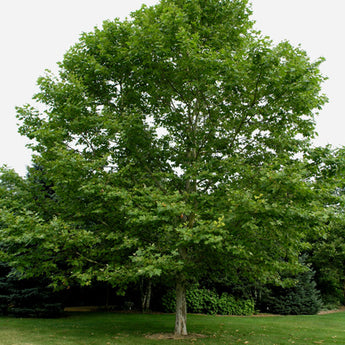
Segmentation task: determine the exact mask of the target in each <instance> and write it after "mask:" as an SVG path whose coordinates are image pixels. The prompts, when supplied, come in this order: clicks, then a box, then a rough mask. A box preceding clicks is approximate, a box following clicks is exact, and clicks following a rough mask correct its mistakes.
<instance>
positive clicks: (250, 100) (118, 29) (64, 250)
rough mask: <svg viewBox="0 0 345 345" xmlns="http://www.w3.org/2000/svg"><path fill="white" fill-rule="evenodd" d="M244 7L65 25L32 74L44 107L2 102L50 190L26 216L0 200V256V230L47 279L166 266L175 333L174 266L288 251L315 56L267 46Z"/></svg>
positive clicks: (302, 214) (237, 263)
mask: <svg viewBox="0 0 345 345" xmlns="http://www.w3.org/2000/svg"><path fill="white" fill-rule="evenodd" d="M250 14H251V12H250V9H249V7H248V3H247V1H245V0H233V1H230V0H224V1H218V0H207V1H206V0H193V1H188V0H162V1H161V2H160V3H159V4H157V5H156V6H153V7H145V6H144V7H142V8H141V9H140V10H138V11H137V12H134V13H133V14H132V19H131V20H125V21H123V22H121V21H119V20H115V21H113V22H105V23H104V24H103V28H102V29H95V31H94V32H91V33H88V34H83V35H82V36H81V38H80V41H79V42H78V43H77V44H76V45H75V46H74V47H72V48H71V49H70V50H69V51H68V52H67V53H66V55H65V57H64V60H63V62H61V63H60V64H59V67H60V72H59V75H58V76H54V75H52V74H51V73H50V72H47V74H46V75H45V76H44V77H41V78H40V79H39V80H38V84H39V87H40V92H39V93H38V94H37V95H35V97H34V99H35V100H36V101H37V102H39V103H40V104H41V106H45V110H44V111H38V110H36V109H35V108H33V107H32V106H29V105H27V106H24V107H22V108H19V109H18V117H19V119H20V120H21V121H22V125H21V127H20V132H21V133H22V134H23V135H26V136H27V137H29V138H30V139H32V140H33V143H32V144H31V147H32V149H33V150H34V151H35V155H34V157H33V161H34V163H35V164H37V166H39V167H40V168H41V169H42V171H43V172H44V176H45V181H46V182H49V183H48V185H51V186H52V188H53V190H54V198H55V199H54V200H56V206H54V208H55V214H54V215H52V217H51V218H50V219H49V220H46V221H45V222H43V221H42V219H40V218H41V217H38V216H37V218H35V224H34V225H33V223H32V222H31V223H30V224H29V225H28V224H26V223H25V224H24V225H26V226H20V224H19V223H18V221H19V220H18V219H12V218H11V214H7V217H8V218H7V220H6V219H5V220H3V223H4V226H3V230H2V234H4V235H6V238H7V242H6V243H7V244H6V245H5V249H6V250H5V252H6V253H7V260H10V258H11V251H13V248H14V247H13V246H12V247H11V246H10V245H9V243H10V242H11V241H12V242H13V241H16V243H17V247H16V249H15V250H16V251H17V252H18V250H19V249H18V247H20V246H19V244H20V245H21V248H24V249H22V250H21V255H18V253H17V255H16V258H17V259H16V260H17V261H16V262H17V264H18V261H20V260H19V259H18V257H19V258H23V260H22V261H20V265H23V267H24V266H30V267H31V268H32V267H34V263H35V262H37V261H39V260H40V261H41V262H42V259H38V258H39V255H38V253H40V254H42V255H43V257H44V259H43V262H44V265H42V269H41V272H35V273H36V274H42V272H43V271H44V272H45V273H47V274H49V275H50V276H51V278H52V279H53V281H54V284H55V285H56V286H60V285H63V284H68V279H76V280H78V281H81V282H82V283H84V284H89V283H90V282H91V281H92V279H98V280H104V281H108V282H109V283H111V284H113V285H121V284H124V285H125V284H126V282H128V281H130V280H137V279H142V278H154V277H163V276H164V277H169V278H170V280H171V281H173V282H174V283H175V285H176V296H177V297H176V301H177V303H176V324H175V333H176V334H183V335H185V334H187V327H186V302H185V295H186V286H187V285H188V284H189V282H193V281H196V280H198V279H199V278H200V277H201V276H203V275H206V274H207V273H208V272H209V271H210V270H211V269H212V270H214V272H221V274H228V275H229V274H236V272H237V271H238V270H239V269H241V270H242V271H243V272H244V274H246V276H248V277H249V278H250V279H252V280H255V279H259V278H261V279H263V280H264V281H272V280H275V281H278V280H279V272H280V271H284V270H286V269H296V267H298V252H299V250H300V243H301V241H302V239H303V236H304V233H305V230H307V229H312V228H313V227H314V226H315V224H316V223H317V221H318V219H317V216H316V212H314V211H315V209H316V208H317V206H318V205H317V203H316V202H313V200H314V194H313V192H312V190H311V189H310V188H309V184H308V183H307V182H306V181H304V180H303V178H304V175H303V165H302V163H301V162H300V161H299V160H298V159H297V158H296V155H297V154H301V153H303V152H305V151H306V149H307V148H308V146H309V143H310V138H312V137H313V135H314V113H315V109H320V107H321V106H322V104H323V103H324V102H325V97H324V96H322V95H321V94H320V83H321V82H322V80H323V77H322V76H321V74H320V72H319V64H320V63H321V61H322V60H321V59H320V60H318V61H316V62H311V61H310V59H309V58H308V56H307V55H306V53H305V52H304V51H303V50H301V49H300V48H294V47H292V46H291V45H290V44H289V43H288V42H282V43H280V44H278V45H276V46H274V45H273V44H272V42H271V41H270V40H269V39H267V38H265V37H263V36H262V35H261V34H260V33H258V32H255V31H254V30H253V29H252V22H251V21H250V19H249V17H250ZM32 173H33V174H34V173H35V172H32ZM5 218H6V217H5ZM25 219H27V218H25ZM21 221H22V222H23V219H21ZM28 233H30V234H31V236H32V238H31V242H30V243H31V244H30V245H31V246H32V248H35V250H31V251H28V250H25V241H23V238H24V237H25V236H28V235H27V234H28ZM3 237H4V236H3ZM43 247H45V248H50V249H51V250H52V251H53V253H54V254H50V255H48V254H47V252H46V251H44V250H42V248H43ZM32 248H31V249H32ZM240 267H241V268H240ZM26 268H28V267H26ZM37 270H39V269H37ZM214 274H216V273H214Z"/></svg>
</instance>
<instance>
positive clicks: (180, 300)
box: [175, 282, 187, 335]
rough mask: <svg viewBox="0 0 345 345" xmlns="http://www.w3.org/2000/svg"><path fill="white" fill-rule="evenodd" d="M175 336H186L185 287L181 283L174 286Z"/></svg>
mask: <svg viewBox="0 0 345 345" xmlns="http://www.w3.org/2000/svg"><path fill="white" fill-rule="evenodd" d="M175 335H187V303H186V286H185V284H184V283H181V282H177V284H176V320H175Z"/></svg>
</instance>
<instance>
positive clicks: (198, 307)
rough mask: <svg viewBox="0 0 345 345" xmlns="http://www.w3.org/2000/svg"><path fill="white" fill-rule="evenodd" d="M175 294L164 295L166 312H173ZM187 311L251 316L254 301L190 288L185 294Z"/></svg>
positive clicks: (173, 292)
mask: <svg viewBox="0 0 345 345" xmlns="http://www.w3.org/2000/svg"><path fill="white" fill-rule="evenodd" d="M175 299H176V294H175V291H174V290H170V291H169V292H168V293H166V294H165V295H164V296H163V298H162V300H163V303H162V304H163V307H164V310H165V311H166V312H173V311H174V310H175ZM186 300H187V310H188V312H190V313H204V314H220V315H252V314H253V313H254V311H255V309H254V301H253V300H250V299H246V300H245V299H236V298H234V297H233V296H231V295H229V294H227V293H222V294H221V295H219V294H218V293H217V292H215V291H213V290H209V289H205V288H196V287H194V288H190V289H188V290H187V293H186Z"/></svg>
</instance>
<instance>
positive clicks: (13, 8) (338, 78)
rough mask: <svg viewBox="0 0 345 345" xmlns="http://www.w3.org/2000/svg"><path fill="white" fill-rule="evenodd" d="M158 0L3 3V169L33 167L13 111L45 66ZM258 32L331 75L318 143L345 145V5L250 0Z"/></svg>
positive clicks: (320, 0)
mask: <svg viewBox="0 0 345 345" xmlns="http://www.w3.org/2000/svg"><path fill="white" fill-rule="evenodd" d="M157 2H158V0H125V1H123V0H122V1H119V0H97V1H95V0H59V1H57V0H30V1H28V0H11V1H1V4H0V35H1V36H0V37H1V52H0V73H1V79H0V88H1V89H0V166H1V165H2V164H6V165H7V166H9V167H11V168H14V169H15V170H16V171H17V172H18V173H20V174H22V175H24V174H25V171H26V166H27V165H29V164H30V156H31V154H30V152H29V151H28V150H27V149H26V148H25V143H26V140H25V138H22V137H21V136H20V135H19V134H18V133H17V126H16V123H17V120H16V118H15V109H14V108H15V106H17V105H19V106H20V105H23V104H24V103H28V102H30V100H31V97H32V96H33V94H34V93H35V92H36V91H37V89H36V80H37V78H38V77H39V76H40V75H42V74H43V72H44V70H45V69H46V68H48V69H51V70H53V71H56V70H57V69H56V63H57V62H58V61H61V60H62V57H63V54H64V53H65V52H66V50H67V49H68V48H69V47H70V46H71V45H73V44H74V43H75V42H77V40H78V37H79V35H80V34H81V33H82V32H85V31H86V32H88V31H92V30H93V28H94V27H95V26H100V25H101V24H102V22H103V20H106V19H113V18H115V17H120V18H121V19H123V18H125V17H126V16H128V15H129V13H130V12H131V11H134V10H136V9H138V8H140V6H141V5H142V4H143V3H145V4H147V5H152V4H155V3H157ZM252 3H253V10H254V15H253V18H254V19H255V20H256V27H257V28H258V29H260V30H261V31H262V32H263V33H264V34H265V35H268V36H270V37H271V38H272V39H273V40H274V41H275V42H279V41H282V40H284V39H287V40H289V41H290V42H291V43H292V44H294V45H298V44H301V46H302V48H304V49H305V50H306V51H307V52H308V54H309V55H310V56H311V57H312V58H313V59H316V58H317V57H319V56H324V57H325V58H326V60H327V61H326V62H325V63H324V64H323V66H322V72H323V73H324V74H325V75H326V76H328V77H329V80H328V81H327V82H326V83H325V84H324V93H326V94H327V96H328V97H329V99H330V101H329V104H328V105H326V106H325V107H324V109H323V110H322V111H321V112H320V115H319V118H318V120H317V131H318V133H319V137H318V139H317V144H319V145H324V144H327V143H330V144H333V145H334V146H342V145H345V135H343V131H344V125H345V110H344V106H343V99H344V98H345V97H344V96H345V95H344V81H345V62H344V60H345V59H344V43H345V42H344V34H345V20H344V13H345V1H344V0H328V1H325V0H289V1H287V0H252Z"/></svg>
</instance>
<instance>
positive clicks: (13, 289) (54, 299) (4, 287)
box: [0, 264, 63, 318]
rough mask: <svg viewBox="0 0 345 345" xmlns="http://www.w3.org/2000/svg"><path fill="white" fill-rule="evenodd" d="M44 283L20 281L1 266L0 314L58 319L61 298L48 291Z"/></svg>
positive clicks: (61, 308)
mask: <svg viewBox="0 0 345 345" xmlns="http://www.w3.org/2000/svg"><path fill="white" fill-rule="evenodd" d="M46 285H47V283H46V284H45V282H44V281H39V280H37V279H36V280H28V279H22V277H21V276H20V274H18V273H17V272H15V271H14V270H13V269H12V270H11V269H10V268H9V267H8V266H6V265H4V264H2V265H1V275H0V308H1V309H0V314H2V315H11V316H16V317H36V318H37V317H45V318H47V317H60V316H61V315H62V313H63V303H62V300H61V296H59V295H57V294H56V293H54V292H53V290H52V289H49V288H48V287H47V286H46Z"/></svg>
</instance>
